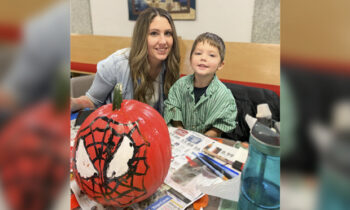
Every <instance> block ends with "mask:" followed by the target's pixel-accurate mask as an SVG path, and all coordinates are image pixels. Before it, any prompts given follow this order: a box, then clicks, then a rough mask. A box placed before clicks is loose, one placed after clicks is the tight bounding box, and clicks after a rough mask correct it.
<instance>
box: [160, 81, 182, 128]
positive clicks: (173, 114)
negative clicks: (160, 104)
mask: <svg viewBox="0 0 350 210" xmlns="http://www.w3.org/2000/svg"><path fill="white" fill-rule="evenodd" d="M178 86H179V84H178V82H176V83H175V84H174V85H173V86H172V87H171V88H170V90H169V94H168V99H167V100H165V101H164V104H165V109H164V120H165V122H166V123H167V125H169V124H171V125H172V126H174V127H180V126H181V127H182V128H183V124H182V120H183V119H182V112H181V103H182V100H181V94H182V93H181V91H180V88H178ZM173 122H175V124H174V123H173ZM179 123H180V124H179Z"/></svg>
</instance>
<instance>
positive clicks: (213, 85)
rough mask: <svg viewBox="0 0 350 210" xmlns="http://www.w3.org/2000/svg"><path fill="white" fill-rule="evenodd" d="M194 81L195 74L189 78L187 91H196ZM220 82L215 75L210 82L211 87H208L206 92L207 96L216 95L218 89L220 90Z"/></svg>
mask: <svg viewBox="0 0 350 210" xmlns="http://www.w3.org/2000/svg"><path fill="white" fill-rule="evenodd" d="M193 81H194V74H191V75H190V76H189V77H188V80H187V83H186V86H187V89H189V90H190V91H191V92H193V89H194V85H193ZM218 82H219V79H218V77H217V76H216V74H214V78H213V80H212V81H211V82H210V84H209V86H208V88H207V90H206V94H207V95H212V94H213V93H215V91H216V89H217V88H218Z"/></svg>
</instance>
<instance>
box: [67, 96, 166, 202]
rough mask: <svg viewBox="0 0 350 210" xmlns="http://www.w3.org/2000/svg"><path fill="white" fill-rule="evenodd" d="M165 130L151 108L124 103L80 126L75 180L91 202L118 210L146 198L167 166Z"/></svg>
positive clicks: (109, 107)
mask: <svg viewBox="0 0 350 210" xmlns="http://www.w3.org/2000/svg"><path fill="white" fill-rule="evenodd" d="M170 158H171V144H170V137H169V132H168V128H167V125H166V123H165V121H164V119H163V118H162V116H161V115H160V114H159V113H158V112H157V111H156V110H155V109H153V108H152V107H151V106H149V105H147V104H144V103H141V102H138V101H135V100H124V101H123V102H122V103H121V108H120V109H116V110H113V108H112V104H108V105H104V106H102V107H100V108H99V109H97V110H96V111H94V112H93V113H92V114H90V116H89V117H88V118H87V119H86V120H85V121H84V122H83V124H82V125H81V127H80V129H79V131H78V133H77V136H76V139H75V146H74V149H73V174H74V178H75V180H76V181H77V183H78V185H79V186H80V189H81V190H82V191H83V192H85V193H86V194H87V195H88V196H89V197H90V198H91V199H93V200H95V201H97V202H99V203H101V204H103V205H112V206H118V207H125V206H129V205H130V204H132V203H136V202H139V201H142V200H144V199H146V198H148V197H149V196H150V195H152V194H153V193H154V192H155V191H156V190H157V189H158V187H159V186H160V185H161V184H162V183H163V181H164V179H165V177H166V175H167V173H168V169H169V166H170Z"/></svg>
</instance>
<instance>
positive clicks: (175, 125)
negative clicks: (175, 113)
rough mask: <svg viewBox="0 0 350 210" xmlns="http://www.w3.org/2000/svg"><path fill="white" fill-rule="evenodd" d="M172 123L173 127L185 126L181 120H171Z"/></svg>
mask: <svg viewBox="0 0 350 210" xmlns="http://www.w3.org/2000/svg"><path fill="white" fill-rule="evenodd" d="M171 124H172V125H173V127H175V128H182V129H183V128H184V126H183V125H182V122H181V121H171Z"/></svg>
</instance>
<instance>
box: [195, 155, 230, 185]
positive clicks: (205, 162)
mask: <svg viewBox="0 0 350 210" xmlns="http://www.w3.org/2000/svg"><path fill="white" fill-rule="evenodd" d="M192 154H194V156H196V157H197V158H198V159H199V160H200V161H201V162H202V163H203V164H204V165H206V166H207V167H208V168H209V169H210V170H212V171H213V172H214V173H215V174H216V175H217V176H218V177H220V178H222V179H223V180H225V181H226V180H228V178H227V177H226V176H224V175H223V174H222V173H220V172H219V171H218V170H216V169H215V168H214V167H213V166H211V165H210V164H209V163H208V162H207V161H205V160H204V159H203V158H201V157H200V156H199V155H197V154H196V153H194V152H192Z"/></svg>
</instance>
